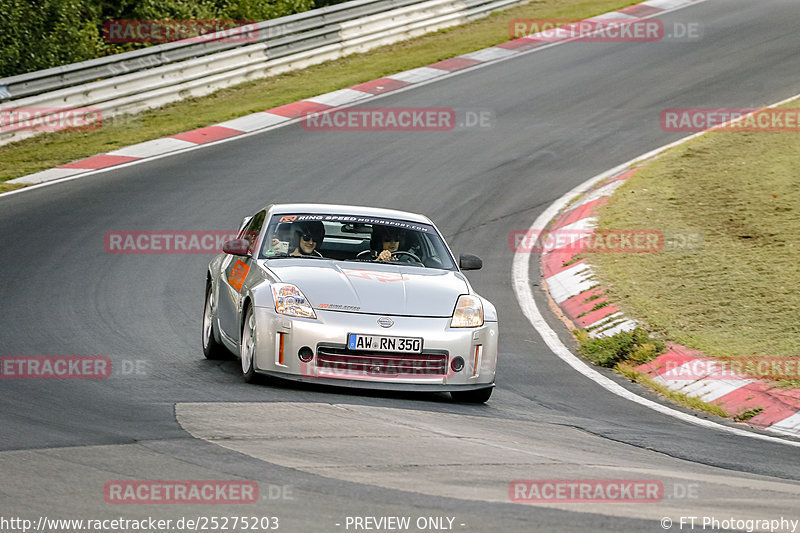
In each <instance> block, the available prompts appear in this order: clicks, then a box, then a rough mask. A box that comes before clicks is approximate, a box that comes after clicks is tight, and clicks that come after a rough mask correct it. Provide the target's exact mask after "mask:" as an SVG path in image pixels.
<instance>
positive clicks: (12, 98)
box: [0, 0, 530, 145]
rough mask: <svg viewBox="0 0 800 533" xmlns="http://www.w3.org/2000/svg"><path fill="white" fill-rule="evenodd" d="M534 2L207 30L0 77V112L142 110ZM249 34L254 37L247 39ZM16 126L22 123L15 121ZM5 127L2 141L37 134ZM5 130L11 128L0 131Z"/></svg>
mask: <svg viewBox="0 0 800 533" xmlns="http://www.w3.org/2000/svg"><path fill="white" fill-rule="evenodd" d="M528 1H530V0H354V1H351V2H346V3H343V4H338V5H334V6H329V7H325V8H321V9H315V10H311V11H307V12H304V13H298V14H295V15H290V16H287V17H281V18H279V19H274V20H269V21H265V22H260V23H258V24H257V25H254V26H255V28H254V29H252V33H255V35H250V36H249V37H248V38H247V39H241V40H239V42H224V41H225V40H226V39H225V37H226V36H227V34H225V33H224V32H221V33H219V34H210V35H204V36H203V38H202V40H198V39H197V38H195V39H186V40H183V41H176V42H171V43H166V44H161V45H157V46H151V47H148V48H144V49H141V50H135V51H133V52H127V53H124V54H118V55H115V56H108V57H103V58H99V59H93V60H90V61H83V62H80V63H74V64H71V65H65V66H62V67H56V68H52V69H46V70H41V71H37V72H31V73H27V74H21V75H18V76H12V77H9V78H3V79H0V111H2V110H9V109H20V108H25V109H31V108H34V109H36V108H39V109H43V110H47V109H51V108H52V111H42V115H43V116H44V117H46V116H48V114H49V113H53V114H55V113H56V112H57V111H56V110H58V111H63V110H64V109H69V108H82V107H92V108H94V109H96V110H97V111H99V112H101V113H102V115H103V116H104V117H105V118H109V117H112V116H115V115H119V114H124V113H136V112H139V111H142V110H144V109H150V108H154V107H159V106H162V105H164V104H167V103H169V102H174V101H176V100H181V99H184V98H189V97H197V96H204V95H207V94H209V93H212V92H214V91H217V90H219V89H222V88H225V87H230V86H232V85H236V84H239V83H242V82H245V81H249V80H253V79H257V78H264V77H268V76H274V75H276V74H280V73H282V72H286V71H289V70H295V69H298V68H304V67H307V66H309V65H314V64H317V63H322V62H324V61H329V60H331V59H336V58H339V57H342V56H344V55H347V54H352V53H356V52H364V51H367V50H369V49H371V48H375V47H378V46H383V45H386V44H391V43H393V42H397V41H399V40H402V39H407V38H410V37H416V36H418V35H422V34H424V33H428V32H431V31H436V30H439V29H442V28H446V27H449V26H454V25H457V24H462V23H464V22H466V21H469V20H473V19H476V18H480V17H481V16H485V15H488V14H489V13H491V12H492V11H494V10H498V9H502V8H505V7H509V6H512V5H516V4H522V3H526V2H528ZM243 40H246V41H247V42H241V41H243ZM17 124H18V123H17ZM17 124H15V123H14V122H9V123H7V124H3V127H2V128H0V145H2V144H7V143H9V142H13V141H17V140H20V139H23V138H25V137H30V136H31V135H35V134H36V133H37V132H34V131H22V130H16V131H15V130H14V128H15V126H17ZM2 130H6V131H2Z"/></svg>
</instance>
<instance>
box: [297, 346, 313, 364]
mask: <svg viewBox="0 0 800 533" xmlns="http://www.w3.org/2000/svg"><path fill="white" fill-rule="evenodd" d="M297 357H299V358H300V360H301V361H302V362H304V363H308V362H309V361H311V360H312V359H314V350H312V349H311V348H309V347H308V346H303V347H302V348H300V350H299V351H298V352H297Z"/></svg>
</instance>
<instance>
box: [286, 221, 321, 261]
mask: <svg viewBox="0 0 800 533" xmlns="http://www.w3.org/2000/svg"><path fill="white" fill-rule="evenodd" d="M292 231H293V232H294V235H295V239H294V242H295V244H296V248H295V249H294V250H293V251H292V253H290V254H289V255H294V256H314V257H322V254H321V253H319V251H318V250H317V248H318V247H319V245H320V244H322V239H324V238H325V226H324V225H323V224H322V222H320V221H303V222H295V223H294V225H293V226H292Z"/></svg>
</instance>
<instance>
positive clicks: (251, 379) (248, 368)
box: [239, 305, 258, 383]
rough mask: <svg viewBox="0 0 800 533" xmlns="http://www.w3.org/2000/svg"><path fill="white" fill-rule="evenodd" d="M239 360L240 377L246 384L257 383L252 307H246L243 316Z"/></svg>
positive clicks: (254, 316)
mask: <svg viewBox="0 0 800 533" xmlns="http://www.w3.org/2000/svg"><path fill="white" fill-rule="evenodd" d="M239 351H240V353H241V359H242V376H244V381H245V382H246V383H257V382H258V374H256V315H255V313H254V312H253V306H252V305H248V306H247V312H246V313H245V315H244V323H243V324H242V342H241V348H240V350H239Z"/></svg>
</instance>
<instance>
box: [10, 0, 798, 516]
mask: <svg viewBox="0 0 800 533" xmlns="http://www.w3.org/2000/svg"><path fill="white" fill-rule="evenodd" d="M662 19H663V20H664V21H665V24H666V26H667V27H671V25H672V24H673V23H674V22H676V21H680V22H681V23H697V24H699V25H700V26H701V27H702V28H703V37H702V39H700V40H698V41H696V42H675V41H664V42H650V43H592V42H575V43H567V44H561V45H558V46H554V47H550V48H547V49H544V50H540V51H535V52H533V53H527V54H524V55H520V56H518V57H516V58H513V59H511V60H507V61H503V62H500V63H497V64H492V65H488V66H486V67H483V68H478V69H474V70H470V71H467V72H463V73H461V74H458V75H454V76H451V77H447V78H445V79H442V80H439V81H436V82H433V83H430V84H427V85H423V86H420V87H415V88H413V89H411V90H406V91H402V92H399V93H397V94H391V95H387V96H386V97H383V98H380V99H377V100H374V101H372V102H370V103H368V104H365V105H366V106H369V107H378V106H387V107H450V108H455V109H457V110H461V111H464V110H489V111H491V112H492V113H493V115H494V121H493V126H492V127H491V128H483V129H481V128H476V129H463V130H462V129H459V130H456V131H450V132H402V133H393V132H324V131H320V132H312V131H307V130H305V129H303V128H301V127H300V125H299V124H293V125H290V126H287V127H283V128H279V129H276V130H273V131H269V132H265V133H262V134H258V135H253V136H247V137H244V138H241V139H237V140H234V141H231V142H226V143H222V144H217V145H212V146H209V147H207V148H205V149H202V150H197V151H193V152H189V153H185V154H182V155H175V156H172V157H166V158H163V159H158V160H155V161H151V162H145V163H142V164H137V165H133V166H129V167H125V168H120V169H115V170H110V171H108V172H103V173H100V174H96V175H92V176H89V177H85V178H82V179H79V180H75V181H70V182H66V183H59V184H54V185H52V186H48V187H43V188H39V189H36V190H31V191H26V192H23V193H20V194H14V195H10V196H2V197H0V235H2V241H1V243H2V244H0V249H1V250H2V253H0V278H2V279H3V280H4V282H3V284H2V285H0V302H2V309H3V325H2V328H0V354H2V355H105V356H108V357H110V358H111V360H112V361H113V364H114V368H117V369H128V370H131V369H133V370H131V371H130V372H127V373H124V374H116V375H113V376H111V377H110V378H109V379H105V380H67V381H50V380H41V381H30V380H18V381H17V380H3V381H0V450H1V451H0V477H2V479H3V484H2V487H0V509H1V510H2V511H1V512H0V515H2V516H4V517H8V516H25V517H29V518H34V519H35V518H38V517H39V516H42V515H43V516H48V517H50V518H57V517H61V518H103V517H119V516H125V517H145V516H148V515H149V516H154V517H161V518H173V517H180V516H188V515H192V516H195V517H196V516H198V515H207V516H210V515H216V516H224V515H234V514H247V515H259V516H261V515H264V516H277V517H279V518H280V530H281V531H289V532H295V531H297V532H305V531H320V532H322V531H331V532H333V531H347V530H348V529H346V527H345V523H346V522H345V521H346V517H347V516H376V517H377V516H410V517H412V523H413V521H415V520H416V519H417V518H418V517H437V516H442V517H454V522H453V526H452V527H453V529H455V530H458V531H475V532H479V531H534V530H536V531H597V530H615V531H663V529H662V526H661V525H660V520H661V518H662V517H669V518H670V519H672V520H675V521H676V522H677V520H678V518H679V517H680V516H690V515H693V516H700V517H702V516H715V517H717V518H720V519H722V518H730V517H731V516H733V517H737V518H766V519H774V518H780V517H781V516H784V517H786V518H792V519H800V512H798V506H797V501H798V499H799V498H800V483H798V480H800V462H798V460H797V458H798V454H800V450H798V448H797V447H793V446H788V445H783V444H779V443H771V442H764V441H759V440H755V439H751V438H747V437H737V436H733V435H729V434H725V433H722V432H719V431H715V430H710V429H706V428H700V427H697V426H694V425H690V424H686V423H684V422H681V421H678V420H675V419H673V418H671V417H668V416H664V415H661V414H658V413H656V412H653V411H651V410H649V409H646V408H644V407H642V406H640V405H636V404H633V403H630V402H628V401H626V400H624V399H621V398H619V397H617V396H615V395H613V394H611V393H609V392H607V391H605V390H604V389H602V388H600V387H598V386H597V385H595V384H594V383H593V382H591V381H589V380H587V379H586V378H584V377H582V376H581V375H579V374H578V373H576V372H575V371H574V370H572V369H571V368H570V367H568V366H567V365H566V364H565V363H563V362H562V361H561V360H560V359H558V358H557V357H556V356H555V355H553V354H552V353H551V352H550V351H549V350H548V349H547V347H546V346H545V345H544V343H543V342H542V340H541V339H540V338H539V336H538V335H537V333H536V332H535V331H534V330H533V329H532V328H531V327H530V324H529V323H528V321H527V320H526V319H525V318H524V316H523V315H522V314H521V312H520V309H519V306H518V304H517V301H516V299H515V296H514V292H513V290H512V288H511V281H510V267H511V259H512V255H513V254H512V251H511V250H510V249H509V245H508V235H509V233H510V232H512V231H514V230H525V229H527V228H528V227H529V226H530V224H531V222H532V221H533V220H534V219H535V218H536V217H537V216H538V214H540V213H541V212H542V211H543V210H544V209H546V208H547V206H548V205H549V204H550V203H551V202H553V201H554V200H555V199H557V198H559V197H560V196H561V195H563V194H564V193H565V192H566V191H568V190H570V189H571V188H573V187H574V186H576V185H577V184H579V183H581V182H583V181H584V180H586V179H588V178H590V177H592V176H594V175H596V174H598V173H599V172H602V171H604V170H606V169H609V168H611V167H614V166H616V165H618V164H620V163H623V162H625V161H627V160H630V159H632V158H634V157H636V156H638V155H640V154H642V153H644V152H647V151H649V150H652V149H654V148H657V147H659V146H661V145H663V144H666V143H668V142H671V141H674V140H676V139H678V138H681V137H682V136H683V135H684V134H680V133H665V132H664V131H662V130H661V128H660V126H659V112H660V111H661V110H662V109H664V108H677V107H759V106H762V105H766V104H771V103H773V102H776V101H779V100H783V99H785V98H787V97H789V96H792V95H794V94H797V93H799V92H800V78H799V77H798V73H800V54H798V51H799V50H800V32H798V31H797V20H798V5H797V2H796V0H761V1H759V2H754V1H752V0H708V1H706V2H702V3H699V4H697V5H694V6H691V7H689V8H686V9H681V10H678V11H675V12H672V13H668V14H666V15H664V16H663V17H662ZM754 172H756V170H755V169H754ZM278 202H325V203H343V204H349V203H352V204H359V205H370V206H378V207H390V208H395V209H401V210H408V211H415V212H420V213H424V214H426V215H427V216H429V217H430V218H432V219H433V220H434V222H435V223H436V224H437V225H438V227H439V228H440V229H441V231H442V232H443V233H444V235H445V237H446V238H447V240H448V242H449V244H450V245H451V247H452V248H453V250H454V252H455V253H456V254H458V253H460V252H464V253H474V254H476V255H478V256H480V257H481V258H483V260H484V265H485V266H484V269H483V270H480V271H476V272H470V273H468V277H469V279H470V280H471V282H472V284H473V286H474V287H475V288H476V290H477V291H478V292H479V293H481V294H482V295H483V296H486V297H487V298H488V299H490V300H491V301H492V302H494V303H495V305H496V306H497V308H498V311H499V313H500V328H501V345H500V357H499V359H500V361H499V364H498V375H497V385H498V386H497V389H496V390H495V393H494V396H493V397H492V399H491V400H490V401H489V403H488V404H486V405H480V406H470V405H460V404H455V403H451V402H450V400H449V397H448V396H447V395H423V396H420V395H413V394H398V393H377V392H369V393H365V392H353V391H340V390H334V389H330V388H320V387H314V386H300V385H294V384H271V385H261V386H252V385H246V384H245V383H243V382H242V379H241V375H240V368H239V365H238V363H237V362H236V361H225V362H212V361H207V360H205V359H204V358H203V354H202V350H201V348H200V321H201V312H202V304H203V281H204V276H205V269H206V266H207V263H208V260H209V259H210V256H207V255H192V254H186V255H165V254H148V255H135V254H134V255H120V254H109V253H106V251H105V249H104V246H103V236H104V234H105V233H106V232H108V231H114V230H228V229H234V228H235V227H236V226H237V225H238V223H239V221H240V220H241V218H242V217H243V216H245V215H247V214H250V213H252V212H254V211H255V210H256V209H258V208H260V207H262V206H263V205H266V204H269V203H278ZM534 258H535V256H532V261H533V260H534ZM532 272H538V267H537V266H536V263H533V264H532ZM534 293H535V294H536V295H537V298H539V299H540V300H541V301H540V302H539V304H540V306H541V307H542V309H546V303H545V302H544V299H543V298H542V294H541V291H540V290H539V287H534ZM551 318H552V325H553V327H554V328H556V329H557V330H558V331H560V332H562V333H563V334H564V338H565V339H566V338H567V335H568V332H567V331H566V330H565V328H564V327H563V326H561V324H560V323H559V322H558V321H557V320H556V319H555V318H553V317H551ZM614 379H618V378H616V377H615V378H614ZM620 382H621V383H624V382H622V381H621V380H620ZM625 386H629V385H625ZM629 387H630V386H629ZM634 390H638V391H640V392H641V393H642V394H643V395H647V396H649V397H652V395H650V394H649V393H646V392H643V391H642V390H641V389H639V388H636V389H634ZM698 416H704V415H698ZM534 478H538V479H577V478H601V479H653V480H660V481H661V482H662V483H663V486H664V491H665V494H664V498H663V499H662V501H660V502H654V503H615V504H598V503H584V504H578V503H571V504H564V503H559V504H546V505H540V506H530V505H524V504H515V503H511V502H510V500H509V493H508V487H509V483H510V482H511V481H512V480H516V479H534ZM124 479H144V480H146V479H166V480H170V479H250V480H254V481H256V482H258V484H259V486H260V488H261V495H262V501H261V502H259V503H257V504H254V505H222V504H220V505H215V506H207V505H205V506H204V505H113V504H108V503H106V501H105V499H104V496H103V487H104V484H105V483H106V482H108V481H110V480H124ZM270 486H281V487H288V488H289V490H290V492H291V495H290V496H291V497H289V496H288V495H287V494H285V493H284V494H283V495H282V496H281V497H275V498H272V499H270V495H271V493H270V489H269V488H270ZM284 496H285V497H284ZM446 523H447V521H445V524H446ZM337 524H339V525H337ZM462 524H463V525H462ZM677 528H678V525H677V523H676V524H675V525H674V526H673V529H677ZM684 529H685V526H684ZM349 530H350V531H352V530H353V528H352V527H351V528H349ZM412 530H415V531H416V530H417V529H415V528H412ZM427 530H433V529H427Z"/></svg>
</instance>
